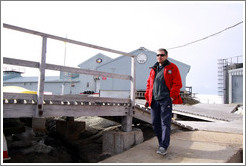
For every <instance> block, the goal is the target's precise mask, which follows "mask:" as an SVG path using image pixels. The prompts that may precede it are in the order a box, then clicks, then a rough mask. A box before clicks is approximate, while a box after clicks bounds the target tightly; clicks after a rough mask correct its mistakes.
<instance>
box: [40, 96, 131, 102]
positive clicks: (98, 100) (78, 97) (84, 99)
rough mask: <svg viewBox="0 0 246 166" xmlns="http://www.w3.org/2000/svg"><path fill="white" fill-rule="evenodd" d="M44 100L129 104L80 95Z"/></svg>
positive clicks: (50, 97)
mask: <svg viewBox="0 0 246 166" xmlns="http://www.w3.org/2000/svg"><path fill="white" fill-rule="evenodd" d="M44 99H45V100H51V101H52V100H56V101H88V102H112V103H130V100H129V99H126V98H109V97H85V96H81V95H45V96H44Z"/></svg>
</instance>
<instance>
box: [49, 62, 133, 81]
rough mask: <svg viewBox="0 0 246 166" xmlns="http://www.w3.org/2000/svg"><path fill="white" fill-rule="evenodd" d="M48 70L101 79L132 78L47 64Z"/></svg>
mask: <svg viewBox="0 0 246 166" xmlns="http://www.w3.org/2000/svg"><path fill="white" fill-rule="evenodd" d="M46 69H49V70H58V71H64V72H70V73H77V74H87V75H94V76H101V77H109V78H117V79H123V80H131V76H129V75H123V74H115V73H107V72H102V71H96V70H88V69H80V68H74V67H66V66H59V65H53V64H46Z"/></svg>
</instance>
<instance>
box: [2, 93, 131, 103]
mask: <svg viewBox="0 0 246 166" xmlns="http://www.w3.org/2000/svg"><path fill="white" fill-rule="evenodd" d="M3 99H23V100H37V95H36V94H24V93H6V92H4V93H3ZM44 100H51V101H87V102H111V103H127V104H129V103H130V99H126V98H109V97H85V96H82V95H44Z"/></svg>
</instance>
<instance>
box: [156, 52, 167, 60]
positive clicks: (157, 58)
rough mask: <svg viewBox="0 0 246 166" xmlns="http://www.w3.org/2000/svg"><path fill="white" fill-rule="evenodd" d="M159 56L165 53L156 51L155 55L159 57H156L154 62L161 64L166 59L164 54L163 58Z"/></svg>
mask: <svg viewBox="0 0 246 166" xmlns="http://www.w3.org/2000/svg"><path fill="white" fill-rule="evenodd" d="M161 54H165V52H164V51H157V55H159V56H157V57H156V60H157V62H158V63H163V62H165V60H166V59H167V55H166V54H165V56H160V55H161Z"/></svg>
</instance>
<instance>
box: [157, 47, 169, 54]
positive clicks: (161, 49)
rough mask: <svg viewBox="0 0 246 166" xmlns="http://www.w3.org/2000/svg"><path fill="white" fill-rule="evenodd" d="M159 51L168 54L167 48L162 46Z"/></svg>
mask: <svg viewBox="0 0 246 166" xmlns="http://www.w3.org/2000/svg"><path fill="white" fill-rule="evenodd" d="M158 51H164V52H165V54H166V55H168V52H167V50H166V49H164V48H160V49H159V50H158Z"/></svg>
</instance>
